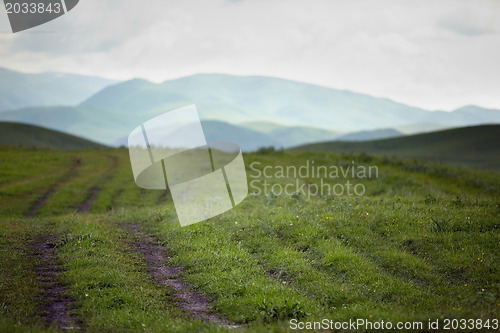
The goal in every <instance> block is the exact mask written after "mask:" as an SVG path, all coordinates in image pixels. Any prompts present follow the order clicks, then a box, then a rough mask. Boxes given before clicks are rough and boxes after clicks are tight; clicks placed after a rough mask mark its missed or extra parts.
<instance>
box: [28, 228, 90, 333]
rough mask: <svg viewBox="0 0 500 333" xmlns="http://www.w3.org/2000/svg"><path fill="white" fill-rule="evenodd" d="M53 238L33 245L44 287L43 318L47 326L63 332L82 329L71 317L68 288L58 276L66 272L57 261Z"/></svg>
mask: <svg viewBox="0 0 500 333" xmlns="http://www.w3.org/2000/svg"><path fill="white" fill-rule="evenodd" d="M53 242H54V239H53V238H52V237H45V238H43V239H40V240H39V241H37V242H35V243H33V245H34V247H35V249H34V250H35V251H34V256H35V257H36V258H37V259H38V260H39V265H38V266H37V267H36V271H35V273H36V275H37V277H38V279H39V281H40V283H41V284H42V285H43V287H44V294H43V296H42V297H43V301H44V303H45V308H44V314H43V316H42V318H43V319H44V321H45V322H46V323H47V325H56V326H57V327H59V328H60V329H62V330H72V329H80V327H79V325H78V323H77V320H76V318H74V317H73V316H70V315H69V308H70V304H71V302H72V301H71V299H69V298H68V297H67V296H65V295H64V294H65V292H66V288H65V287H64V285H62V284H61V282H60V280H59V278H58V276H59V274H61V273H62V272H64V270H63V269H62V267H61V265H60V264H59V263H58V261H57V254H56V249H55V247H54V245H53Z"/></svg>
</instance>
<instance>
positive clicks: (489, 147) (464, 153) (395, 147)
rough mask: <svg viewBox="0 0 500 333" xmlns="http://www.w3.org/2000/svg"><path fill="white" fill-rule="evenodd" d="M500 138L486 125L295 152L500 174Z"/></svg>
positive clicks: (495, 129) (321, 145)
mask: <svg viewBox="0 0 500 333" xmlns="http://www.w3.org/2000/svg"><path fill="white" fill-rule="evenodd" d="M499 139H500V125H484V126H473V127H464V128H457V129H450V130H445V131H439V132H433V133H425V134H418V135H412V136H407V137H402V138H393V139H386V140H376V141H369V142H324V143H317V144H311V145H306V146H301V147H297V148H294V149H293V150H295V151H328V152H336V153H367V154H375V155H386V156H398V157H401V158H420V159H429V160H434V161H440V162H443V163H451V164H455V165H460V166H466V167H474V168H478V169H489V170H496V171H500V140H499Z"/></svg>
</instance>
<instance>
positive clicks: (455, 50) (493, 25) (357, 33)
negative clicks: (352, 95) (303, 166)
mask: <svg viewBox="0 0 500 333" xmlns="http://www.w3.org/2000/svg"><path fill="white" fill-rule="evenodd" d="M0 32H1V33H0V66H1V67H6V68H10V69H14V70H21V71H26V72H41V71H61V72H72V73H79V74H89V75H100V76H104V77H108V78H114V79H130V78H134V77H141V78H146V79H149V80H152V81H155V82H161V81H164V80H167V79H172V78H177V77H181V76H186V75H191V74H195V73H227V74H237V75H265V76H275V77H281V78H286V79H292V80H297V81H303V82H309V83H314V84H319V85H324V86H327V87H331V88H336V89H347V90H352V91H355V92H361V93H367V94H370V95H373V96H379V97H387V98H390V99H393V100H395V101H398V102H403V103H406V104H410V105H414V106H419V107H423V108H426V109H430V110H436V109H443V110H451V109H454V108H457V107H460V106H463V105H467V104H476V105H480V106H484V107H491V108H498V109H500V0H484V1H483V0H470V1H460V0H449V1H448V0H439V1H437V0H431V1H427V0H419V1H410V0H408V1H404V0H377V1H374V0H366V1H347V0H342V1H334V0H237V1H234V0H233V1H230V0H199V1H196V0H148V1H137V0H119V1H117V0H80V4H79V5H78V6H77V7H75V8H74V9H73V10H72V11H71V12H69V13H68V14H67V15H65V16H62V17H60V18H58V19H56V20H55V21H52V22H50V23H48V24H45V25H43V26H40V27H37V28H34V29H31V30H28V31H25V32H20V33H17V34H12V33H11V32H10V26H9V23H8V21H7V15H6V13H5V10H4V8H3V6H2V12H0Z"/></svg>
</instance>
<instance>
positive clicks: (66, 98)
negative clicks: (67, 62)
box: [0, 68, 116, 112]
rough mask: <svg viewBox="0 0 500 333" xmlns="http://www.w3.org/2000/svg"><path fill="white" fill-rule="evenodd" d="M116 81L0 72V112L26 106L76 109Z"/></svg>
mask: <svg viewBox="0 0 500 333" xmlns="http://www.w3.org/2000/svg"><path fill="white" fill-rule="evenodd" d="M113 83H116V81H113V80H108V79H103V78H100V77H92V76H83V75H74V74H63V73H40V74H27V73H21V72H16V71H12V70H8V69H5V68H0V112H1V111H6V110H13V109H19V108H25V107H30V106H49V105H76V104H78V103H81V102H82V101H83V100H85V99H86V98H89V97H90V96H92V95H93V94H95V93H97V92H98V91H100V90H101V89H103V88H105V87H107V86H108V85H110V84H113Z"/></svg>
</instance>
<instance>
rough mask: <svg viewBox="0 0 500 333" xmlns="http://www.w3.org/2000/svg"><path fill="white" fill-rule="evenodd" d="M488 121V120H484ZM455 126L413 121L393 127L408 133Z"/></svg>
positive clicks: (433, 130) (432, 130)
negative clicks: (412, 122) (413, 122)
mask: <svg viewBox="0 0 500 333" xmlns="http://www.w3.org/2000/svg"><path fill="white" fill-rule="evenodd" d="M485 123H488V122H485ZM452 127H455V126H446V125H440V124H433V123H415V124H411V125H405V126H399V127H397V128H395V129H396V130H397V131H398V132H400V133H402V134H405V135H409V134H419V133H427V132H436V131H441V130H445V129H450V128H452Z"/></svg>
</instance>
